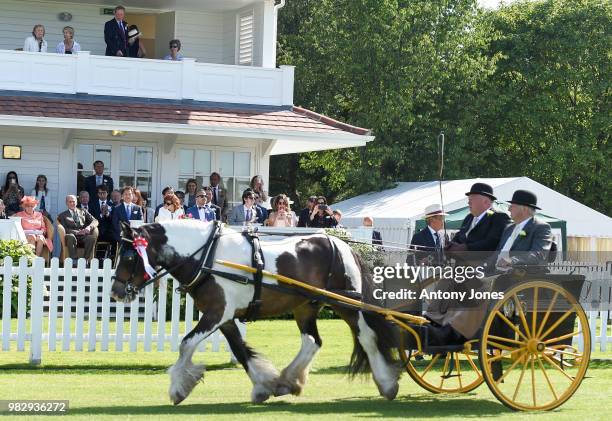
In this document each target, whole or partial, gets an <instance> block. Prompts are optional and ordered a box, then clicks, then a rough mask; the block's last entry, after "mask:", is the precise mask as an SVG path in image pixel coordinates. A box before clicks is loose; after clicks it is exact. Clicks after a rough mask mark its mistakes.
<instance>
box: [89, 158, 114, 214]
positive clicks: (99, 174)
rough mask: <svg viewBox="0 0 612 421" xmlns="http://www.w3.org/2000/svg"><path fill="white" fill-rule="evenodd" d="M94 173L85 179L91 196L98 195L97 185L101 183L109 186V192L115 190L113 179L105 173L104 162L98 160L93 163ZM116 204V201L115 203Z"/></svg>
mask: <svg viewBox="0 0 612 421" xmlns="http://www.w3.org/2000/svg"><path fill="white" fill-rule="evenodd" d="M93 169H94V174H93V175H90V176H89V177H87V178H86V179H85V188H84V189H83V190H86V191H87V192H88V193H89V197H97V196H98V191H97V187H98V186H100V185H104V186H106V188H107V191H108V192H112V191H113V179H112V178H111V177H110V176H108V175H104V162H102V161H96V162H94V163H93ZM115 204H116V203H115Z"/></svg>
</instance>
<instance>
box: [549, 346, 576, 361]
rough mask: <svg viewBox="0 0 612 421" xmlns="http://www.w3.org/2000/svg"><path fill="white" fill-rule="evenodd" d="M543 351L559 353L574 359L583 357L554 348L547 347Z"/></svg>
mask: <svg viewBox="0 0 612 421" xmlns="http://www.w3.org/2000/svg"><path fill="white" fill-rule="evenodd" d="M545 351H551V352H553V353H555V354H557V353H559V354H565V355H571V356H573V357H576V358H582V357H583V356H584V355H583V354H577V353H575V352H569V351H562V350H560V349H556V348H548V347H546V349H545Z"/></svg>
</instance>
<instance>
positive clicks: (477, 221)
mask: <svg viewBox="0 0 612 421" xmlns="http://www.w3.org/2000/svg"><path fill="white" fill-rule="evenodd" d="M490 210H491V208H489V209H487V210H486V211H484V212H483V213H481V214H480V215H478V216H477V217H476V218H472V223H471V225H470V229H468V230H467V232H466V233H465V236H466V237H467V236H468V235H470V232H472V230H473V229H474V228H475V227H476V225H478V223H479V222H480V220H481V219H482V218H483V217H484V216H485V214H486V213H487V212H489V211H490Z"/></svg>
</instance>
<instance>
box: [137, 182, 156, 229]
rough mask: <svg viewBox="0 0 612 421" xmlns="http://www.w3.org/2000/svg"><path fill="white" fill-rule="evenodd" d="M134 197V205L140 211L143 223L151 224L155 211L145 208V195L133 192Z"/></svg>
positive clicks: (138, 191)
mask: <svg viewBox="0 0 612 421" xmlns="http://www.w3.org/2000/svg"><path fill="white" fill-rule="evenodd" d="M134 196H135V197H136V199H135V201H134V203H136V204H137V205H138V206H140V208H141V209H142V212H143V215H144V221H145V222H146V223H147V224H149V223H151V222H153V220H154V216H153V214H154V213H155V211H154V210H153V209H152V208H149V207H147V203H148V201H147V194H146V193H142V192H141V191H140V190H138V189H136V190H134Z"/></svg>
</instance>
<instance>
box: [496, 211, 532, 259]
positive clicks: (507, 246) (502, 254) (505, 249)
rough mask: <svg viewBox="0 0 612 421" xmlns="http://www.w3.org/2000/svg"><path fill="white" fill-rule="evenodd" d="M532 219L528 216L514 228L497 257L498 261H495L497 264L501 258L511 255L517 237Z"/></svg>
mask: <svg viewBox="0 0 612 421" xmlns="http://www.w3.org/2000/svg"><path fill="white" fill-rule="evenodd" d="M530 220H531V218H527V219H525V220H524V221H523V222H521V223H520V224H516V225H515V226H514V229H513V230H512V233H511V234H510V237H508V239H507V240H506V242H505V243H504V245H503V247H502V248H501V250H500V252H499V256H498V257H497V262H496V263H495V264H496V265H497V264H499V262H500V260H501V259H504V258H508V257H510V249H511V248H512V245H513V244H514V242H515V241H516V238H517V237H518V235H519V233H520V232H521V231H522V230H523V228H525V225H527V223H528V222H529V221H530Z"/></svg>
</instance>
